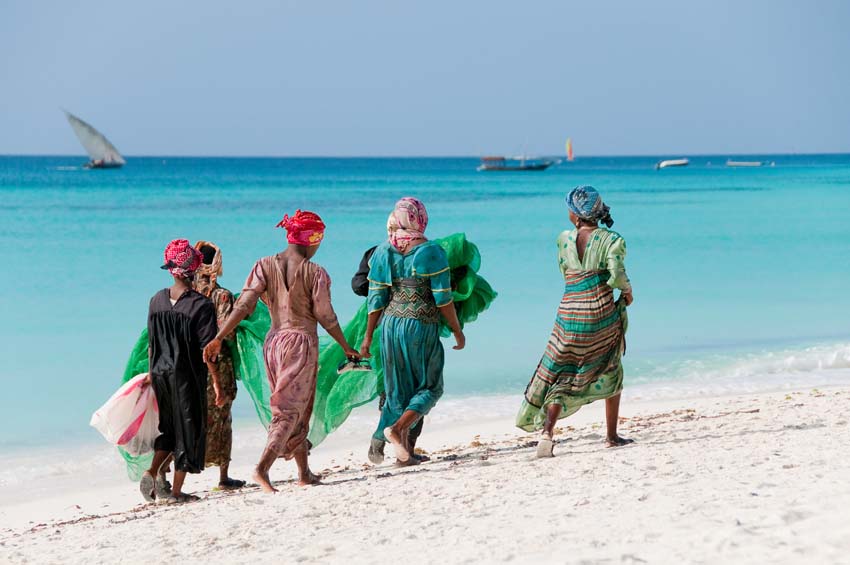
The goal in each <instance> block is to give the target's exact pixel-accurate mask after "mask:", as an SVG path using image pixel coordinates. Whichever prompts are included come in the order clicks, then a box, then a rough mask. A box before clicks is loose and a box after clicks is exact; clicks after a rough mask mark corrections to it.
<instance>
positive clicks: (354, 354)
mask: <svg viewBox="0 0 850 565" xmlns="http://www.w3.org/2000/svg"><path fill="white" fill-rule="evenodd" d="M345 357H346V358H347V359H354V360H355V361H360V357H361V355H360V352H359V351H357V350H356V349H354V348H353V347H350V346H349V347H346V348H345Z"/></svg>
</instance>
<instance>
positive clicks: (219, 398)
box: [213, 381, 227, 408]
mask: <svg viewBox="0 0 850 565" xmlns="http://www.w3.org/2000/svg"><path fill="white" fill-rule="evenodd" d="M213 391H214V392H215V405H216V406H218V407H219V408H221V407H222V406H224V405H225V404H227V397H226V396H225V395H224V394H222V392H221V387H220V386H219V385H218V382H216V381H213Z"/></svg>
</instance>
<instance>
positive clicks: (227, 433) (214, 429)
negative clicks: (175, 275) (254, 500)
mask: <svg viewBox="0 0 850 565" xmlns="http://www.w3.org/2000/svg"><path fill="white" fill-rule="evenodd" d="M195 249H197V250H198V251H200V252H201V255H203V263H201V266H200V267H199V268H198V272H197V273H195V278H194V280H193V282H192V286H193V288H194V289H195V290H197V291H198V292H200V293H201V294H203V295H204V296H206V297H207V298H209V299H210V301H212V303H213V306H214V307H215V315H216V320H217V321H218V325H219V326H221V325H223V324H224V322H225V321H227V318H228V317H229V316H230V313H231V311H233V294H232V293H231V292H230V291H229V290H227V289H226V288H224V287H222V286H221V285H219V284H218V277H220V276H221V274H222V271H223V268H222V262H221V249H219V247H218V246H217V245H216V244H215V243H212V242H210V241H199V242H197V243H196V244H195ZM224 340H225V341H228V342H231V343H232V342H234V341H235V340H236V335H235V333H234V332H230V333H229V334H227V335H226V336H224ZM215 365H216V373H217V374H218V381H219V386H220V387H221V392H222V395H223V396H224V405H223V406H216V405H215V401H214V399H215V391H214V390H213V386H212V382H210V384H209V386H208V387H207V453H206V466H207V467H218V470H219V480H218V486H219V488H221V489H223V490H232V489H238V488H242V487H243V486H245V481H240V480H237V479H232V478H230V476H229V475H228V471H229V469H230V452H231V450H232V448H233V429H232V424H233V416H232V409H233V401H234V400H235V399H236V374H235V372H234V370H233V357H232V355H231V353H230V347H224V348H222V350H221V353H220V354H219V356H218V361H217V362H216V364H215Z"/></svg>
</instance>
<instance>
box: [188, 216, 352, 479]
mask: <svg viewBox="0 0 850 565" xmlns="http://www.w3.org/2000/svg"><path fill="white" fill-rule="evenodd" d="M278 227H282V228H285V229H286V239H287V241H288V243H289V245H288V246H287V248H286V249H285V250H284V251H282V252H281V253H278V254H277V255H272V256H269V257H263V258H262V259H260V260H259V261H257V263H256V264H255V265H254V268H253V269H252V270H251V273H250V274H249V275H248V280H247V281H245V286H244V288H243V289H242V294H241V295H240V296H239V300H237V301H236V305H235V306H234V307H233V312H232V313H231V314H230V316H229V317H228V318H227V321H225V322H224V324H222V325H221V327H220V328H219V330H218V334H217V335H216V336H215V339H213V340H212V341H211V342H210V344H209V345H208V346H207V348H206V349H205V350H204V358H205V359H206V360H207V361H213V360H215V359H216V358H217V357H218V355H219V352H220V351H221V341H222V339H224V337H225V336H227V335H228V334H230V332H232V331H233V330H234V329H235V328H236V326H237V325H239V322H241V321H242V320H243V319H245V318H246V317H247V316H249V315H250V314H251V313H252V312H253V311H254V308H255V307H256V305H257V301H258V300H262V301H263V302H265V303H266V305H268V307H269V314H270V315H271V319H272V324H271V329H270V330H269V333H268V335H267V336H266V342H265V344H264V346H263V356H264V358H265V362H266V374H267V376H268V379H269V386H270V388H271V400H270V403H271V409H272V421H271V424H270V425H269V436H268V441H267V443H266V448H265V450H264V451H263V454H262V456H261V457H260V461H259V463H257V468H256V469H255V471H254V480H255V481H257V482H258V483H259V484H260V486H261V487H262V488H263V490H264V491H266V492H277V489H275V488H274V486H273V485H272V483H271V479H270V478H269V470H270V469H271V466H272V464H273V463H274V462H275V460H276V459H277V458H278V457H284V458H285V459H292V458H295V462H296V464H297V465H298V474H299V482H300V484H302V485H309V484H316V483H318V482H319V479H320V477H319V476H317V475H315V474H313V473H312V472H311V471H310V467H309V466H308V464H307V455H308V451H309V444H308V442H307V432H308V431H309V428H308V426H309V423H310V415H311V414H312V410H313V398H314V396H315V392H316V371H317V369H318V357H319V337H318V334H317V331H316V328H317V323H318V324H321V325H322V327H323V328H324V329H325V331H327V332H328V334H330V336H331V337H332V338H334V339H335V340H336V341H337V343H339V344H340V346H342V348H343V349H344V350H345V353H346V355H348V356H349V357H351V358H359V357H360V355H359V354H358V353H357V351H355V350H354V349H353V348H352V347H351V346H350V345H349V344H348V342H347V341H346V340H345V336H343V334H342V330H341V329H340V327H339V322H338V321H337V317H336V314H335V313H334V309H333V306H332V305H331V294H330V286H331V281H330V277H328V273H327V272H326V271H325V270H324V269H323V268H322V267H320V266H319V265H317V264H315V263H313V262H312V261H310V259H311V258H312V257H313V256H314V255H315V254H316V252H317V251H318V250H319V245H320V244H321V242H322V238H323V237H324V232H325V224H324V222H322V219H321V218H320V217H319V216H318V215H316V214H314V213H313V212H302V211H301V210H298V211H297V212H295V215H294V216H291V217H290V216H288V215H287V216H284V218H283V220H282V221H281V222H280V223H279V224H278Z"/></svg>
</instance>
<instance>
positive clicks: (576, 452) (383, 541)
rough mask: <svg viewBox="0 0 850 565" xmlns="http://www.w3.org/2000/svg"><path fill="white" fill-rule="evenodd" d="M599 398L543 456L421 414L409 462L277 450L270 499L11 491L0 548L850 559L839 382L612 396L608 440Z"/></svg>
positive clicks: (70, 556) (614, 559)
mask: <svg viewBox="0 0 850 565" xmlns="http://www.w3.org/2000/svg"><path fill="white" fill-rule="evenodd" d="M603 407H604V404H603V403H597V404H595V405H592V406H589V407H587V408H585V409H583V410H582V411H580V412H579V413H578V414H576V415H575V416H574V417H573V418H570V419H568V420H562V425H561V433H560V434H558V435H557V439H558V444H557V446H556V448H555V453H556V455H557V456H556V457H555V458H554V459H535V458H534V452H535V450H534V447H533V446H534V444H535V442H536V437H537V436H536V435H532V434H524V433H522V432H520V431H518V430H516V429H515V428H513V427H512V422H511V421H510V420H509V419H506V418H500V419H498V420H493V421H485V422H481V423H479V424H476V425H471V424H464V425H462V426H449V427H443V428H440V429H437V428H438V426H432V427H431V428H430V429H429V428H428V427H426V430H425V434H424V435H423V438H422V446H423V447H424V448H425V449H426V450H427V451H428V452H429V453H430V455H431V457H432V458H433V459H432V461H431V462H429V463H426V464H423V465H421V466H419V467H412V468H404V469H400V468H396V467H394V466H393V465H391V464H389V463H385V464H384V465H382V466H379V467H371V466H369V465H368V464H366V460H365V448H366V447H367V445H368V442H367V441H366V440H362V441H360V442H359V443H358V444H357V445H356V446H348V447H347V448H335V449H333V450H330V449H329V450H322V449H317V450H316V454H315V456H314V457H313V466H314V468H315V469H322V468H327V470H326V472H327V475H326V477H325V485H324V486H320V487H299V486H297V485H296V484H294V482H292V478H294V464H293V463H283V462H280V463H278V464H277V465H276V466H275V468H274V469H273V470H272V477H273V478H274V479H286V480H285V481H283V482H282V483H281V484H280V485H279V488H280V490H281V492H280V493H278V494H277V495H266V494H263V493H261V492H259V490H258V489H257V488H256V487H255V488H247V489H244V490H243V491H241V492H237V493H222V492H211V491H206V492H202V493H199V494H201V495H202V496H203V497H204V499H203V500H201V501H200V502H197V503H192V504H187V505H183V506H172V507H162V506H156V505H143V504H140V503H139V501H140V497H139V495H138V491H137V490H136V489H135V486H134V485H133V484H131V483H129V482H126V481H125V482H123V483H121V484H116V485H112V486H109V487H103V488H102V489H100V490H93V489H91V488H88V489H87V490H86V489H82V490H81V491H80V492H78V493H74V494H64V495H62V497H53V498H52V499H50V500H47V499H45V500H42V499H35V500H31V501H26V502H23V501H18V502H16V503H14V504H9V505H6V506H5V508H3V509H2V513H0V519H2V520H3V522H2V530H0V562H4V563H5V562H13V563H116V562H119V561H123V562H142V561H149V562H152V563H162V562H166V561H173V560H175V559H176V560H180V561H181V562H185V563H201V562H208V561H212V560H215V561H221V562H225V563H271V562H275V563H278V562H287V563H291V562H301V563H329V562H347V563H378V562H384V563H386V562H387V561H388V560H395V559H399V560H402V561H403V562H406V563H441V564H450V563H484V562H501V561H506V562H509V561H513V562H517V563H527V562H536V563H760V564H761V563H771V564H777V563H794V564H799V563H850V480H848V477H850V453H848V447H850V426H848V420H850V388H847V387H841V388H829V389H822V390H820V391H817V390H801V391H791V392H777V393H769V394H761V395H757V396H756V395H748V396H735V397H717V398H700V399H689V400H679V401H664V402H657V401H656V402H652V401H646V402H624V404H623V408H622V415H623V421H622V424H621V433H622V435H624V436H626V437H631V438H634V439H635V440H636V443H635V444H633V445H630V446H627V447H622V448H618V449H608V448H606V446H605V442H604V419H603ZM435 410H437V411H439V410H440V406H438V407H437V408H436V409H435ZM360 444H362V445H360ZM391 449H392V448H391V447H388V448H387V452H388V453H391ZM240 463H241V464H240V465H237V464H236V463H234V473H233V474H234V475H237V476H239V475H240V474H241V476H246V475H245V473H247V472H248V470H249V468H250V467H249V466H248V465H247V464H245V462H240ZM216 476H217V471H216V470H215V469H211V470H209V471H208V472H207V473H205V474H204V475H202V476H201V478H198V477H197V476H190V477H189V479H188V480H187V488H188V489H189V490H191V489H193V488H199V487H200V486H210V485H212V484H214V483H215V479H216ZM81 482H83V483H85V482H86V481H85V477H81ZM75 501H76V502H75ZM68 518H70V520H69V519H68ZM32 520H35V522H34V523H30V522H31V521H32Z"/></svg>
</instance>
